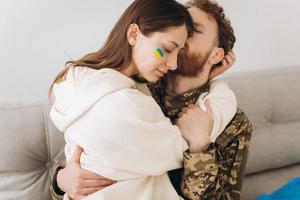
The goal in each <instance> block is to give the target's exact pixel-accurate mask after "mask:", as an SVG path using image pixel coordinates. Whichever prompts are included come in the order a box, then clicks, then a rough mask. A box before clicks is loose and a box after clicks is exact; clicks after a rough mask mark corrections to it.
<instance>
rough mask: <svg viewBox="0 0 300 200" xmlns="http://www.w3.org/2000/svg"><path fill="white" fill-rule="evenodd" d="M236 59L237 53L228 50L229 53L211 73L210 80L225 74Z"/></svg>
mask: <svg viewBox="0 0 300 200" xmlns="http://www.w3.org/2000/svg"><path fill="white" fill-rule="evenodd" d="M235 60H236V57H235V54H234V52H233V51H230V52H228V54H227V55H225V57H224V58H223V60H222V62H221V64H219V65H218V66H217V67H216V68H215V69H213V70H212V71H211V72H210V74H209V78H208V79H209V80H211V79H213V78H215V77H216V76H219V75H220V74H223V73H224V72H225V71H226V70H228V69H229V68H231V67H232V65H233V64H234V62H235Z"/></svg>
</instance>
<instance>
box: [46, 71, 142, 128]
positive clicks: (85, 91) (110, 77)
mask: <svg viewBox="0 0 300 200" xmlns="http://www.w3.org/2000/svg"><path fill="white" fill-rule="evenodd" d="M126 88H136V85H135V82H134V81H133V80H132V79H130V78H129V77H127V76H125V75H123V74H122V73H120V72H118V71H116V70H113V69H108V68H105V69H100V70H95V69H91V68H87V67H71V68H70V69H69V70H68V72H67V76H66V80H65V81H63V82H61V83H58V84H54V86H53V94H54V97H55V100H54V104H53V106H52V108H51V111H50V117H51V120H52V121H53V123H54V124H55V126H56V127H57V128H58V129H59V130H60V131H62V132H64V131H65V130H66V128H67V127H68V126H70V125H71V124H72V123H73V122H74V121H75V120H76V119H78V118H79V117H80V116H82V115H83V114H84V113H86V112H87V111H88V110H89V109H90V108H91V107H92V106H93V105H94V104H95V103H97V102H98V101H99V100H100V99H101V98H102V97H104V96H105V95H107V94H110V93H112V92H115V91H118V90H122V89H126Z"/></svg>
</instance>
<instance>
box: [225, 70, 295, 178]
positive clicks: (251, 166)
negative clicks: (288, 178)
mask: <svg viewBox="0 0 300 200" xmlns="http://www.w3.org/2000/svg"><path fill="white" fill-rule="evenodd" d="M226 80H227V82H228V83H229V85H230V87H231V88H232V89H233V90H234V92H235V94H236V96H237V99H238V106H239V107H241V108H242V109H243V110H244V111H245V112H246V114H247V115H248V117H249V118H250V120H251V121H252V123H253V127H254V131H253V135H252V140H251V144H250V154H249V160H248V164H247V168H246V173H247V174H250V173H254V172H259V171H263V170H266V169H273V168H279V167H283V166H287V165H290V164H294V163H300V66H297V67H280V68H271V69H265V70H260V71H247V72H239V73H236V74H231V75H230V76H228V77H227V78H226Z"/></svg>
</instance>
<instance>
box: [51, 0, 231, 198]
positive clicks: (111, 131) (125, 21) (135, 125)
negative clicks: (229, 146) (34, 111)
mask: <svg viewBox="0 0 300 200" xmlns="http://www.w3.org/2000/svg"><path fill="white" fill-rule="evenodd" d="M192 23H193V22H192V19H191V17H190V15H189V13H188V11H187V10H186V9H185V8H184V7H183V6H182V5H180V4H178V3H177V2H176V1H174V0H151V1H150V0H136V1H134V2H133V3H132V4H131V5H130V6H129V7H128V8H127V10H126V11H125V12H124V13H123V15H122V16H121V18H120V19H119V21H118V22H117V24H116V25H115V27H114V28H113V30H112V32H111V33H110V35H109V37H108V39H107V41H106V42H105V44H104V46H103V47H102V48H101V49H100V50H99V51H97V52H94V53H91V54H88V55H86V56H84V57H83V58H81V59H79V60H77V61H70V62H67V64H66V66H67V67H66V69H65V70H63V71H62V72H61V73H60V74H59V75H58V76H57V77H56V79H55V81H54V84H53V87H51V89H52V92H53V94H54V95H55V102H54V104H53V107H52V109H51V112H50V116H51V119H52V121H53V122H54V124H55V125H56V126H57V127H58V128H59V129H60V130H61V131H62V132H64V134H65V140H66V146H65V155H66V159H67V160H68V159H69V157H70V155H71V154H72V152H73V150H74V147H75V146H76V145H80V146H81V147H82V148H83V150H84V152H83V154H82V156H81V160H80V163H81V165H82V167H83V168H85V169H88V170H90V171H93V172H95V173H98V174H100V175H102V176H104V177H107V178H109V179H112V180H117V183H116V184H113V185H111V186H109V187H106V188H105V189H103V190H100V191H98V192H96V193H94V194H91V195H89V196H87V197H86V198H85V199H92V200H93V199H95V200H96V199H97V200H101V199H130V200H132V199H140V200H145V199H149V200H156V199H157V200H158V199H164V200H168V199H170V200H174V199H181V197H180V196H178V194H177V193H176V191H175V189H174V188H173V186H172V184H171V182H170V180H169V178H168V175H167V173H166V172H167V171H169V170H172V169H176V168H179V167H181V166H182V159H183V152H184V151H185V150H186V149H187V148H188V144H190V143H191V142H193V139H195V138H196V137H197V136H196V135H197V133H198V132H199V131H207V132H211V130H212V129H213V128H212V126H209V121H211V120H210V119H208V123H207V124H208V126H207V127H208V128H207V127H205V128H203V126H204V125H203V124H199V123H195V121H193V123H189V122H188V121H187V122H186V123H181V131H180V129H179V128H178V127H177V126H175V125H172V123H171V122H170V120H169V119H168V118H166V117H165V116H164V115H163V112H162V111H161V109H160V107H159V106H158V105H157V104H156V102H155V101H154V99H153V98H152V97H151V96H149V93H148V92H147V90H145V88H146V87H143V85H142V86H141V85H139V84H137V83H136V82H135V81H134V80H133V79H132V78H131V77H132V76H134V75H141V76H143V77H144V78H145V79H146V80H147V81H149V82H156V81H157V80H158V79H159V78H160V77H162V76H164V75H165V74H166V73H167V71H168V70H175V69H176V68H177V55H178V51H179V50H180V49H181V48H183V47H184V45H185V41H186V39H187V38H188V37H189V36H190V35H191V34H192V31H193V26H192ZM141 88H142V89H141ZM216 88H217V87H216ZM221 88H222V87H221ZM50 91H51V90H50ZM210 92H211V93H212V94H213V93H214V90H211V91H210ZM215 92H217V89H216V91H215ZM228 92H230V90H228ZM214 100H215V101H217V99H214ZM233 104H234V103H233ZM232 107H234V109H235V105H233V106H232ZM226 109H228V108H226ZM226 109H224V110H226ZM193 114H194V115H195V114H197V113H196V112H193V113H192V115H193ZM229 120H230V119H228V121H229ZM216 121H217V122H219V121H218V120H216ZM210 124H211V123H210ZM213 126H214V129H215V126H219V127H222V126H224V124H222V123H219V124H216V123H215V124H214V125H213ZM217 129H218V128H217ZM184 138H188V139H189V140H188V141H186V140H185V139H184ZM200 139H201V138H200ZM64 198H65V199H68V196H67V194H66V195H65V197H64Z"/></svg>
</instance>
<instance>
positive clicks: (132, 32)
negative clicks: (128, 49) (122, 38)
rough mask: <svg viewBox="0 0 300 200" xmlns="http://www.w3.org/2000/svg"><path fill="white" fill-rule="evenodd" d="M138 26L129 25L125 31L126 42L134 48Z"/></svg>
mask: <svg viewBox="0 0 300 200" xmlns="http://www.w3.org/2000/svg"><path fill="white" fill-rule="evenodd" d="M139 30H140V28H139V26H138V25H137V24H130V25H129V26H128V29H127V40H128V43H129V44H130V46H134V45H135V44H136V41H137V37H138V34H139Z"/></svg>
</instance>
